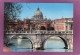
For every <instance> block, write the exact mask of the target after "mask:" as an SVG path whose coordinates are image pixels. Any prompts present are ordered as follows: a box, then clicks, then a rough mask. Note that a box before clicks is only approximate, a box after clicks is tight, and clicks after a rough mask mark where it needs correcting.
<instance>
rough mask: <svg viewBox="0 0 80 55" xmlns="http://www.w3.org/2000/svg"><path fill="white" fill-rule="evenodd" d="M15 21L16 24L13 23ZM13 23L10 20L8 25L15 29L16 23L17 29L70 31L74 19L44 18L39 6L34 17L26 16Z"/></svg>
mask: <svg viewBox="0 0 80 55" xmlns="http://www.w3.org/2000/svg"><path fill="white" fill-rule="evenodd" d="M13 23H14V24H13ZM13 23H11V22H10V21H9V24H8V26H10V27H9V29H10V30H14V27H12V25H14V26H15V27H16V28H17V30H21V29H22V30H30V29H31V30H53V31H70V30H73V19H72V18H61V19H55V20H50V19H47V18H46V17H45V18H43V13H42V12H41V11H40V9H39V8H37V10H36V11H35V13H34V16H32V18H28V17H27V18H25V19H24V21H23V22H20V21H16V22H14V21H13Z"/></svg>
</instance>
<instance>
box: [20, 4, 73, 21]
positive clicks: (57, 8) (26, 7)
mask: <svg viewBox="0 0 80 55" xmlns="http://www.w3.org/2000/svg"><path fill="white" fill-rule="evenodd" d="M21 5H22V9H21V14H20V19H21V20H23V19H24V18H26V17H28V18H29V19H30V18H31V17H32V16H34V13H35V11H36V10H37V8H38V7H39V9H40V11H41V12H42V13H43V17H44V18H45V17H47V19H49V18H50V19H51V20H55V19H60V18H62V17H63V18H73V3H21Z"/></svg>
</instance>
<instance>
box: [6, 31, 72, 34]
mask: <svg viewBox="0 0 80 55" xmlns="http://www.w3.org/2000/svg"><path fill="white" fill-rule="evenodd" d="M5 34H73V31H47V30H34V31H31V32H30V31H22V30H19V31H5Z"/></svg>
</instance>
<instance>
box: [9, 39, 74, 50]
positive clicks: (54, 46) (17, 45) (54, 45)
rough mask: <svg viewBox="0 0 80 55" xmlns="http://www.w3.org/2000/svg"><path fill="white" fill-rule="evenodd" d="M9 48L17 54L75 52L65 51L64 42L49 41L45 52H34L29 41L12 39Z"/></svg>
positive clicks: (45, 46)
mask: <svg viewBox="0 0 80 55" xmlns="http://www.w3.org/2000/svg"><path fill="white" fill-rule="evenodd" d="M9 43H12V44H13V45H9V46H8V47H9V48H10V49H11V50H13V51H15V52H73V50H69V49H64V47H65V45H64V42H63V41H62V40H47V41H46V43H45V45H44V50H33V49H32V44H31V42H30V41H29V39H12V40H11V41H10V42H9Z"/></svg>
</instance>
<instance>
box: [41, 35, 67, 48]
mask: <svg viewBox="0 0 80 55" xmlns="http://www.w3.org/2000/svg"><path fill="white" fill-rule="evenodd" d="M51 37H54V36H49V37H48V38H46V39H45V40H44V41H43V43H42V45H43V47H44V45H45V43H46V41H47V40H48V39H49V38H51ZM57 37H58V36H57ZM59 38H60V39H61V40H62V41H63V42H64V45H65V47H64V48H65V49H67V48H68V43H67V41H66V39H65V38H63V37H59Z"/></svg>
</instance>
